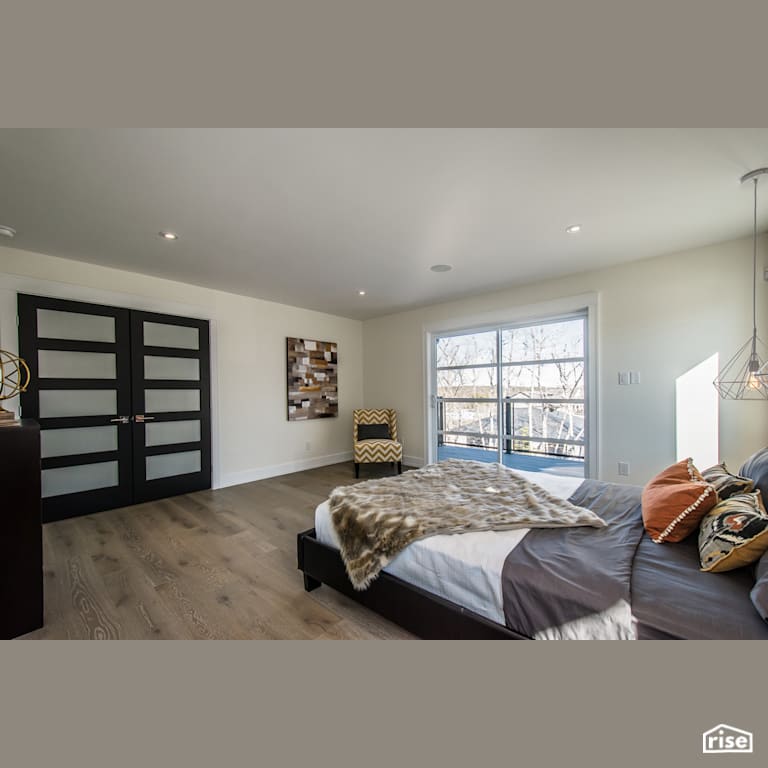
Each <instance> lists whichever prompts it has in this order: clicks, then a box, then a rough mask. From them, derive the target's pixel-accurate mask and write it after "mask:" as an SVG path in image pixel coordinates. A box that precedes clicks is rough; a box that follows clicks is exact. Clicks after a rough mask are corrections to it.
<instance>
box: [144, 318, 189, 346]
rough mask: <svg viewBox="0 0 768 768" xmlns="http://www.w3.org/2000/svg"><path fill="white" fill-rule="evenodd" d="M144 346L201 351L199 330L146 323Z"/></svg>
mask: <svg viewBox="0 0 768 768" xmlns="http://www.w3.org/2000/svg"><path fill="white" fill-rule="evenodd" d="M144 346H147V347H176V348H177V349H200V333H199V331H198V329H197V328H190V327H189V326H187V325H168V324H167V323H147V322H145V323H144Z"/></svg>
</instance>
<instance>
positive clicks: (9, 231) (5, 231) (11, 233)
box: [0, 224, 16, 238]
mask: <svg viewBox="0 0 768 768" xmlns="http://www.w3.org/2000/svg"><path fill="white" fill-rule="evenodd" d="M0 235H2V236H3V237H8V238H10V237H16V230H15V229H14V228H13V227H6V226H5V225H3V224H0Z"/></svg>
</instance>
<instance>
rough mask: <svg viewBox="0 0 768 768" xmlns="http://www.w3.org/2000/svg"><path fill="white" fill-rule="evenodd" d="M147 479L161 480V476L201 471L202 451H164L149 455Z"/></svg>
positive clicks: (147, 458) (147, 459)
mask: <svg viewBox="0 0 768 768" xmlns="http://www.w3.org/2000/svg"><path fill="white" fill-rule="evenodd" d="M146 462H147V480H159V479H160V478H161V477H173V476H175V475H188V474H190V473H192V472H199V471H200V451H183V452H182V453H163V454H159V455H157V456H147V457H146Z"/></svg>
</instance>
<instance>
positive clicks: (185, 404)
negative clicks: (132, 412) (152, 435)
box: [144, 389, 200, 413]
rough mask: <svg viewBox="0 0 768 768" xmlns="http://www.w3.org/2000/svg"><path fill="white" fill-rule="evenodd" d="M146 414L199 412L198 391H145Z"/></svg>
mask: <svg viewBox="0 0 768 768" xmlns="http://www.w3.org/2000/svg"><path fill="white" fill-rule="evenodd" d="M144 410H145V411H146V413H170V412H173V411H199V410H200V390H199V389H145V390H144Z"/></svg>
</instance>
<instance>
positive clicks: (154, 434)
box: [144, 421, 200, 446]
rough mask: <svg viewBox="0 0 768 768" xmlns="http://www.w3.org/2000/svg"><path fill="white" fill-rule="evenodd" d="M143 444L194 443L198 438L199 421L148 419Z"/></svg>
mask: <svg viewBox="0 0 768 768" xmlns="http://www.w3.org/2000/svg"><path fill="white" fill-rule="evenodd" d="M144 439H145V443H144V444H145V445H147V446H151V445H172V444H173V443H194V442H197V441H198V440H199V439H200V422H199V421H149V422H147V424H146V427H145V432H144Z"/></svg>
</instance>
